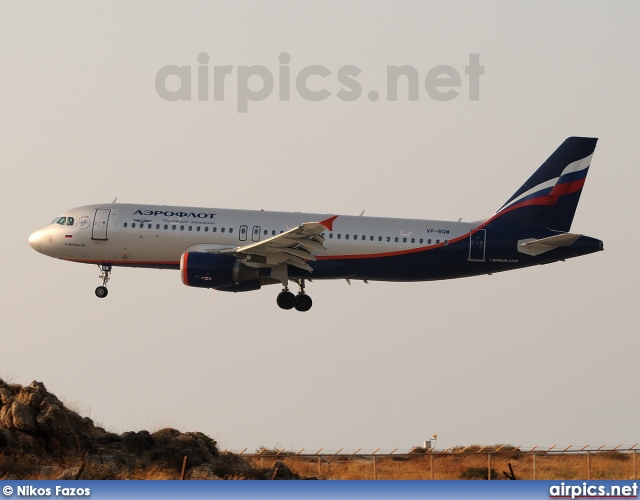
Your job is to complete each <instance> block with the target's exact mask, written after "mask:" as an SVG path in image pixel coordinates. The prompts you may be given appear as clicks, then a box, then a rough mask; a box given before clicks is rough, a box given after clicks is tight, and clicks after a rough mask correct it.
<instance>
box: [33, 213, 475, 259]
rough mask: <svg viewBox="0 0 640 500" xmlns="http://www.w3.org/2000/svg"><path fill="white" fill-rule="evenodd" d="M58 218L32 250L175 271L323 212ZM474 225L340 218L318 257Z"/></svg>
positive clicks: (457, 232)
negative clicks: (186, 261)
mask: <svg viewBox="0 0 640 500" xmlns="http://www.w3.org/2000/svg"><path fill="white" fill-rule="evenodd" d="M61 217H65V218H66V220H65V221H64V223H63V224H60V223H53V224H50V225H48V226H46V227H44V228H42V229H40V230H38V231H35V232H34V233H33V234H32V235H31V237H30V238H29V243H30V245H31V246H32V247H33V248H34V249H36V250H37V251H38V252H40V253H43V254H45V255H48V256H51V257H55V258H60V259H64V260H70V261H75V262H85V263H97V264H102V263H104V264H110V265H115V266H117V265H124V266H144V267H158V268H165V267H176V268H177V267H178V266H179V262H180V256H181V255H182V254H183V253H184V252H185V251H215V250H222V249H232V248H236V247H239V246H243V245H247V244H250V243H251V242H258V241H261V240H264V239H267V238H270V237H272V236H275V235H277V234H280V233H282V232H285V231H287V230H290V229H292V228H295V227H296V226H299V225H300V224H302V223H305V222H312V221H320V220H323V219H326V218H327V217H330V214H311V213H300V212H267V211H262V210H260V211H255V210H230V209H220V208H194V207H169V206H165V205H134V204H123V203H116V204H102V205H89V206H84V207H79V208H74V209H72V210H69V211H67V212H65V213H64V214H63V215H62V216H61ZM69 218H72V223H71V224H70V225H69V224H68V222H69ZM475 226H477V223H476V224H473V223H464V222H445V221H432V220H417V219H398V218H381V217H359V216H342V215H341V216H339V217H337V218H336V220H335V222H334V223H333V230H332V231H326V232H325V233H324V237H325V242H324V247H325V248H326V251H323V252H322V253H321V254H320V255H319V256H318V259H323V258H336V257H338V258H340V257H346V258H358V257H370V256H385V255H394V254H396V253H404V252H407V251H412V250H414V251H418V250H419V249H425V248H428V247H435V246H439V245H442V244H445V243H448V242H449V241H450V240H453V239H457V238H460V237H463V236H465V235H468V234H469V232H470V231H471V230H472V229H473V228H474V227H475Z"/></svg>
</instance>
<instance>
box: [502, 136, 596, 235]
mask: <svg viewBox="0 0 640 500" xmlns="http://www.w3.org/2000/svg"><path fill="white" fill-rule="evenodd" d="M596 142H598V139H595V138H590V137H569V138H568V139H567V140H566V141H564V142H563V143H562V144H561V145H560V147H559V148H558V149H556V151H555V152H554V153H553V154H552V155H551V156H550V157H549V159H548V160H547V161H545V162H544V163H543V164H542V166H541V167H540V168H539V169H538V170H536V172H535V173H534V174H533V175H532V176H531V177H530V178H529V180H527V182H525V183H524V184H523V185H522V187H521V188H520V189H518V190H517V191H516V192H515V194H514V195H513V196H512V197H511V198H509V200H507V202H506V203H505V204H504V205H503V206H502V207H501V208H500V210H498V212H497V213H496V215H495V216H494V217H493V219H492V222H493V223H495V224H500V225H503V224H504V225H509V226H512V225H517V226H527V225H533V226H543V227H546V228H548V229H552V230H554V231H562V232H567V231H569V229H570V228H571V222H572V221H573V216H574V215H575V213H576V207H577V206H578V201H579V200H580V194H581V193H582V186H583V185H584V181H585V179H586V177H587V173H588V172H589V165H590V164H591V158H592V157H593V152H594V150H595V148H596Z"/></svg>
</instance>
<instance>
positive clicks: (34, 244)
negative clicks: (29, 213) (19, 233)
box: [29, 230, 42, 252]
mask: <svg viewBox="0 0 640 500" xmlns="http://www.w3.org/2000/svg"><path fill="white" fill-rule="evenodd" d="M41 235H42V232H41V231H40V230H38V231H34V232H33V233H31V235H30V236H29V245H31V248H33V249H34V250H35V251H36V252H39V251H40V237H41Z"/></svg>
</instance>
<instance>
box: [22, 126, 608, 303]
mask: <svg viewBox="0 0 640 500" xmlns="http://www.w3.org/2000/svg"><path fill="white" fill-rule="evenodd" d="M596 142H597V139H592V138H588V137H570V138H569V139H567V140H566V141H564V142H563V143H562V144H561V145H560V147H559V148H558V149H557V150H556V151H555V152H554V153H553V154H552V155H551V156H550V157H549V159H547V161H545V162H544V163H543V164H542V166H541V167H539V168H538V169H537V170H536V171H535V173H534V174H533V175H532V176H531V177H530V178H529V179H528V180H527V182H525V183H524V184H523V185H522V186H521V187H520V189H518V190H517V191H516V192H515V193H514V195H513V196H511V198H509V200H508V201H507V202H506V203H505V204H504V205H503V206H502V207H501V208H500V209H499V210H498V211H497V212H496V213H495V214H494V215H493V217H489V218H486V219H483V220H481V221H476V222H463V221H462V219H460V220H458V221H442V220H429V219H398V218H389V217H364V216H362V215H363V214H360V215H359V216H353V215H336V214H335V213H326V214H318V213H305V212H270V211H265V210H235V209H225V208H203V207H184V206H181V207H168V206H165V205H135V204H128V203H116V200H114V201H113V202H112V203H103V204H98V205H88V206H84V207H78V208H74V209H71V210H68V211H67V212H66V213H65V214H64V215H62V216H59V217H56V218H55V219H54V220H53V222H52V223H51V224H49V225H48V226H45V227H43V228H42V229H39V230H37V231H35V232H34V233H33V234H31V236H30V237H29V244H30V245H31V246H32V247H33V248H34V249H35V250H36V251H38V252H40V253H42V254H44V255H48V256H50V257H55V258H58V259H63V260H67V261H71V262H81V263H85V264H97V265H98V266H99V267H100V270H101V271H102V274H101V275H100V278H101V279H102V286H99V287H97V288H96V290H95V294H96V296H97V297H99V298H105V297H106V296H107V292H108V291H107V287H106V284H107V282H108V281H109V279H110V278H109V276H110V274H111V270H112V268H113V267H114V266H123V267H124V266H127V267H147V268H156V269H175V270H180V271H181V272H180V275H181V277H182V283H183V284H184V285H186V286H189V287H197V288H208V289H212V290H217V291H220V292H249V291H253V290H259V289H260V288H261V287H262V286H265V285H281V286H282V289H281V291H280V293H279V294H278V296H277V298H276V303H277V304H278V306H279V307H280V308H281V309H294V308H295V309H296V310H297V311H300V312H304V311H308V310H309V309H311V306H312V300H311V297H310V296H309V295H308V294H307V292H306V289H305V284H306V283H307V282H311V281H312V280H313V281H314V282H320V281H322V280H336V279H343V280H346V281H347V282H349V283H351V280H362V281H364V282H366V283H368V282H370V281H396V282H403V281H435V280H445V279H454V278H464V277H468V276H479V275H482V274H493V273H499V272H502V271H510V270H513V269H520V268H524V267H530V266H537V265H540V264H549V263H551V262H557V261H559V260H566V259H570V258H572V257H579V256H581V255H587V254H590V253H594V252H599V251H601V250H602V249H603V244H602V241H600V240H598V239H596V238H591V237H589V236H585V235H582V234H572V233H570V232H569V230H570V228H571V223H572V222H573V217H574V215H575V212H576V207H577V206H578V201H579V200H580V195H581V194H582V188H583V186H584V181H585V179H586V177H587V173H588V172H589V167H590V165H591V159H592V157H593V153H594V151H595V147H596ZM89 227H91V231H88V230H87V229H88V228H89ZM71 238H73V242H69V239H71ZM291 283H294V284H295V285H296V286H297V287H298V292H297V294H294V293H292V292H291V291H290V290H289V286H290V284H291Z"/></svg>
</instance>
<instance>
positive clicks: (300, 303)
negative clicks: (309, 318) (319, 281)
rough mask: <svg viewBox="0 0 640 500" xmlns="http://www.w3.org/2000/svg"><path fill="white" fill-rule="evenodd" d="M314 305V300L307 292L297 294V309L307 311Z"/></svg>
mask: <svg viewBox="0 0 640 500" xmlns="http://www.w3.org/2000/svg"><path fill="white" fill-rule="evenodd" d="M312 305H313V301H312V300H311V297H309V296H308V295H307V294H301V295H297V296H296V303H295V308H296V311H300V312H307V311H308V310H309V309H311V306H312Z"/></svg>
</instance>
